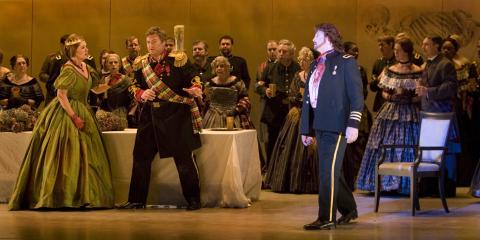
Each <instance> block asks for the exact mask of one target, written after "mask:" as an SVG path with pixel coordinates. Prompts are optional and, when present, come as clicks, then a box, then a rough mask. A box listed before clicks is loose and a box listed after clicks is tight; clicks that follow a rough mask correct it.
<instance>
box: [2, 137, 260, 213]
mask: <svg viewBox="0 0 480 240" xmlns="http://www.w3.org/2000/svg"><path fill="white" fill-rule="evenodd" d="M220 130H222V131H214V130H210V129H205V130H203V131H202V133H200V138H201V140H202V147H201V148H199V149H197V150H196V151H195V152H194V155H195V158H196V162H197V167H198V172H199V176H200V191H201V201H202V205H203V206H204V207H239V208H241V207H248V206H249V205H250V204H251V202H252V201H256V200H258V199H259V198H260V191H261V185H262V176H261V170H260V160H259V152H258V144H257V135H256V131H255V130H236V131H223V129H220ZM31 135H32V133H31V132H21V133H11V132H1V133H0V201H3V202H5V201H7V199H8V197H9V196H10V194H11V193H12V191H13V187H14V185H15V180H16V176H17V173H18V171H19V169H20V165H21V162H22V160H23V155H24V154H25V151H26V149H27V147H28V144H29V142H30V138H31ZM135 135H136V129H126V130H124V131H110V132H103V133H102V137H103V140H104V145H105V148H106V150H107V153H108V156H109V159H110V165H111V170H112V180H113V186H114V190H115V202H116V203H122V202H124V201H126V200H127V198H128V189H129V185H130V177H131V169H132V163H133V160H132V151H133V146H134V143H135ZM145 144H147V143H145ZM148 204H149V205H174V206H184V205H186V201H185V199H184V198H183V195H182V190H181V186H180V180H179V177H178V173H177V170H176V167H175V163H174V161H173V159H172V158H162V159H160V157H159V155H158V154H157V156H156V157H155V160H154V161H153V163H152V174H151V180H150V189H149V197H148Z"/></svg>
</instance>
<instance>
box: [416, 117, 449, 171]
mask: <svg viewBox="0 0 480 240" xmlns="http://www.w3.org/2000/svg"><path fill="white" fill-rule="evenodd" d="M420 116H421V125H420V139H419V146H420V147H445V146H446V144H447V138H448V133H449V130H450V125H451V122H452V118H453V113H451V112H448V113H431V112H420ZM442 153H443V152H442V151H439V150H424V151H423V152H422V159H421V161H422V162H440V161H441V160H442Z"/></svg>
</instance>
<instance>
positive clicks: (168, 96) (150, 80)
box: [142, 59, 202, 134]
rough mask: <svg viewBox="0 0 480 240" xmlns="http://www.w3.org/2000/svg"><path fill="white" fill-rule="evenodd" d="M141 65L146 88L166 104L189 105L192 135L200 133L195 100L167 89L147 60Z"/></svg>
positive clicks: (200, 120)
mask: <svg viewBox="0 0 480 240" xmlns="http://www.w3.org/2000/svg"><path fill="white" fill-rule="evenodd" d="M142 65H143V68H142V73H143V76H144V77H145V82H146V83H147V85H148V87H149V88H150V89H152V90H153V91H154V92H155V93H156V94H157V98H158V99H161V100H165V101H168V102H173V103H181V104H187V105H189V106H190V113H191V114H192V127H193V133H195V134H198V133H200V131H201V129H202V117H201V115H200V111H199V110H198V106H197V103H196V102H195V100H194V99H193V98H189V97H183V96H180V95H178V94H177V93H175V92H174V91H173V90H172V89H170V87H168V86H167V84H165V83H164V82H163V81H162V80H161V79H160V78H159V77H158V76H157V74H155V72H154V71H153V69H152V67H150V64H149V63H148V60H147V59H144V60H143V61H142Z"/></svg>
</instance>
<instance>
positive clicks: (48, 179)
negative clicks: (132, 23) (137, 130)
mask: <svg viewBox="0 0 480 240" xmlns="http://www.w3.org/2000/svg"><path fill="white" fill-rule="evenodd" d="M89 70H90V71H92V70H93V69H90V68H89ZM90 76H91V74H90ZM91 84H92V78H91V77H89V78H88V79H87V78H85V77H84V76H83V75H81V74H80V73H79V72H77V71H76V70H74V69H73V68H72V67H70V66H67V65H65V66H64V68H63V69H62V72H61V73H60V76H59V77H58V78H57V80H56V81H55V87H56V88H57V89H67V90H68V99H69V102H70V105H71V106H72V109H73V111H74V112H75V113H76V114H77V116H79V117H80V118H81V119H83V120H84V121H85V128H84V129H83V130H82V131H80V130H78V129H77V128H76V127H75V125H74V124H73V122H72V121H71V120H70V117H69V116H68V114H67V113H66V111H65V110H64V109H63V108H62V106H61V105H60V102H59V101H58V99H57V98H55V99H54V100H52V101H51V102H50V104H49V105H48V106H47V107H46V108H45V109H44V110H43V111H42V113H41V115H40V117H39V119H38V121H37V123H36V125H35V128H34V130H33V133H32V139H31V142H30V145H29V146H28V149H27V151H26V154H25V157H24V159H23V163H22V165H21V168H20V171H19V174H18V177H17V182H16V185H15V188H14V192H13V195H12V197H11V199H10V202H9V205H8V207H9V209H10V210H20V209H39V208H80V207H82V208H83V207H86V208H110V207H113V204H114V194H113V187H112V176H111V171H110V164H109V161H108V158H107V154H106V151H105V148H104V146H103V143H102V139H101V135H100V132H99V130H98V127H97V123H96V121H95V119H94V116H93V115H92V112H91V110H90V107H89V106H88V104H87V95H88V91H89V89H90V87H91Z"/></svg>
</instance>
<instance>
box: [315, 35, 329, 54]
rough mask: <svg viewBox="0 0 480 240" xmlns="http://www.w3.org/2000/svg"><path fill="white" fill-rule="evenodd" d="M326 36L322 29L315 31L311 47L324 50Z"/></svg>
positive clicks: (320, 50)
mask: <svg viewBox="0 0 480 240" xmlns="http://www.w3.org/2000/svg"><path fill="white" fill-rule="evenodd" d="M326 45H327V37H326V36H325V33H324V32H323V31H317V32H316V33H315V36H314V37H313V48H314V49H315V50H317V51H319V52H321V53H322V52H325V50H324V49H325V47H326Z"/></svg>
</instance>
